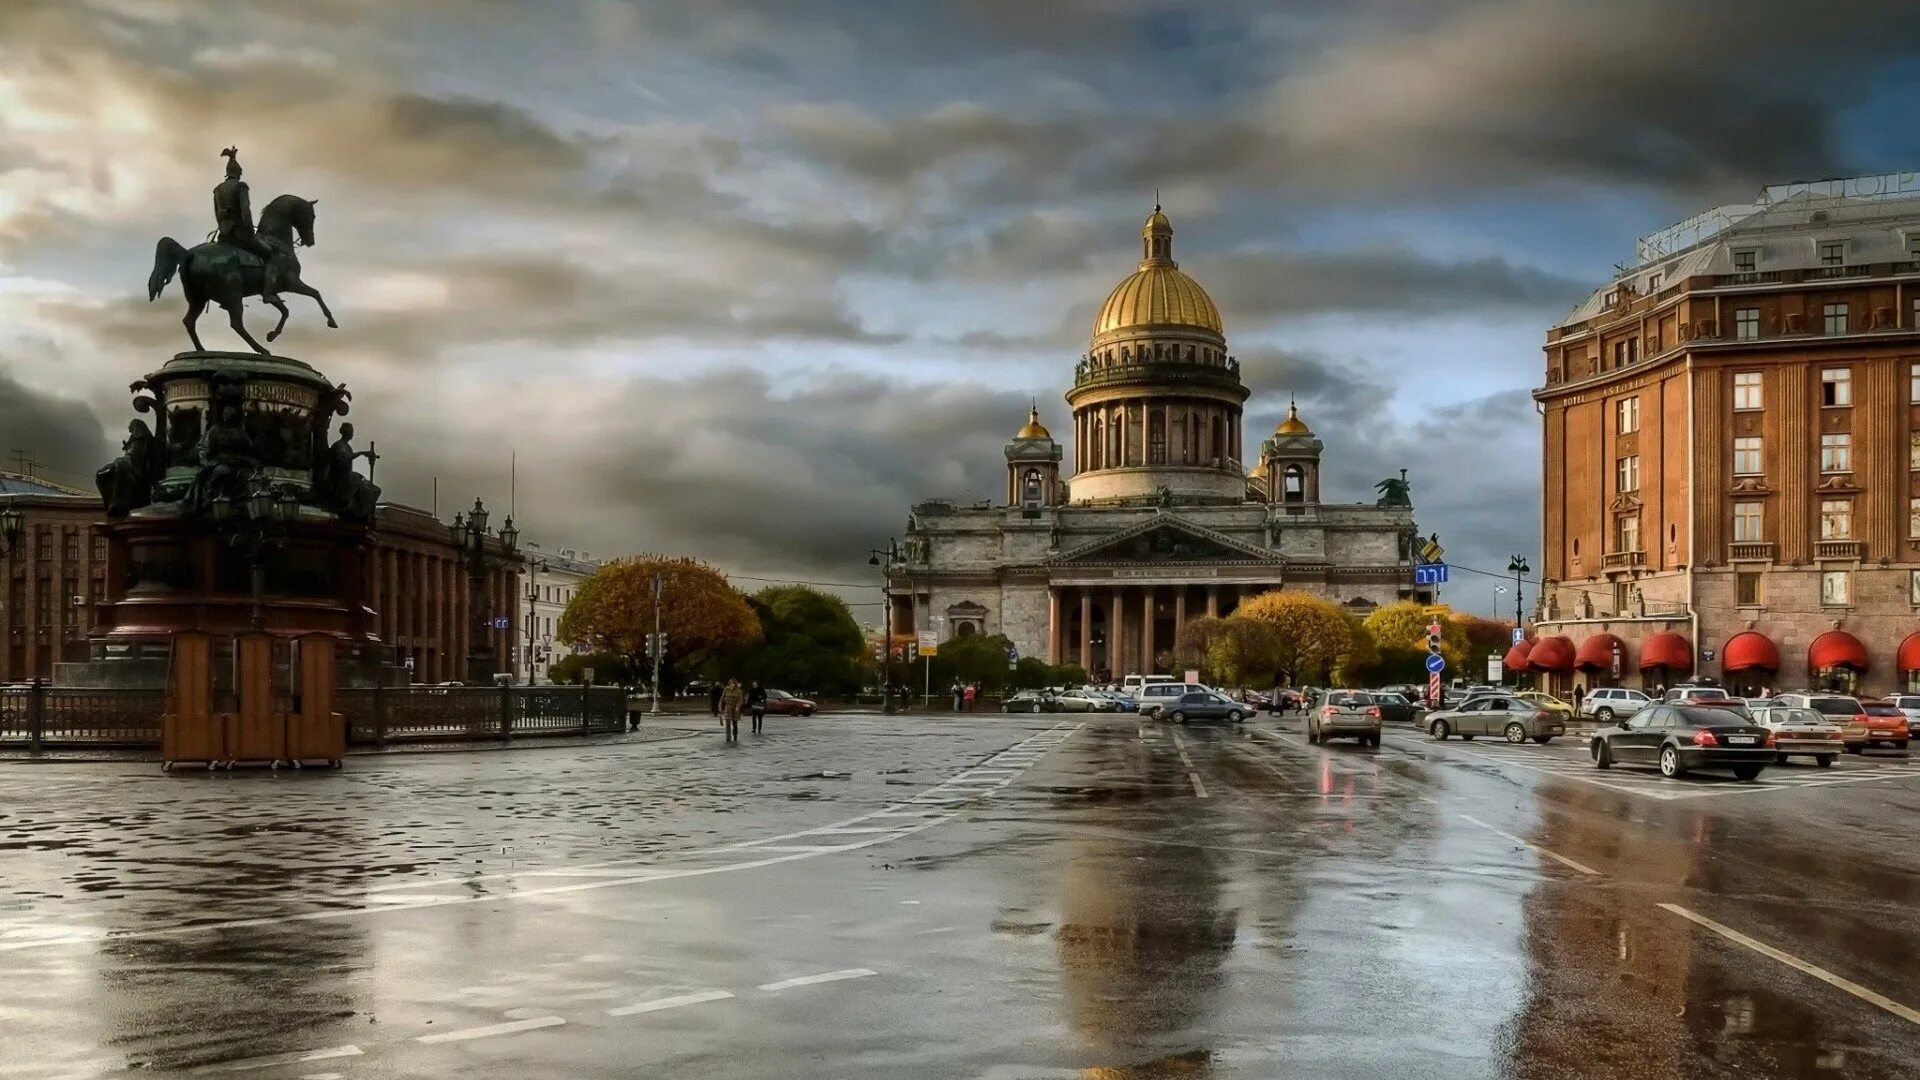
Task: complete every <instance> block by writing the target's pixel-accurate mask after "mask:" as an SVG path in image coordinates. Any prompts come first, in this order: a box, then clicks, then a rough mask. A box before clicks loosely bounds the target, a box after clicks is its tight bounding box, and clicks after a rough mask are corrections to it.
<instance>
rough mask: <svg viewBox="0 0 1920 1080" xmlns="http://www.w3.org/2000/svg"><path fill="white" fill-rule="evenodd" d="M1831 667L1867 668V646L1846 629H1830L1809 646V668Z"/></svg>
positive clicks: (1819, 669) (1815, 669) (1863, 669)
mask: <svg viewBox="0 0 1920 1080" xmlns="http://www.w3.org/2000/svg"><path fill="white" fill-rule="evenodd" d="M1831 668H1852V669H1853V670H1854V671H1865V670H1867V647H1866V646H1865V645H1862V644H1860V639H1859V638H1857V637H1854V636H1853V635H1852V634H1849V633H1847V632H1846V631H1845V630H1829V631H1827V632H1826V633H1824V634H1821V635H1820V636H1819V637H1817V638H1814V639H1813V643H1812V644H1811V645H1808V646H1807V670H1808V671H1827V670H1829V669H1831Z"/></svg>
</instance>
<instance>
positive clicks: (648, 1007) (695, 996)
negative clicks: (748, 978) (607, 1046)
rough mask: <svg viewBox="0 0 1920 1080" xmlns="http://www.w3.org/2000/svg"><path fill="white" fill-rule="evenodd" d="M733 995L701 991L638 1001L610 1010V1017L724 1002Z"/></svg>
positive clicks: (722, 991)
mask: <svg viewBox="0 0 1920 1080" xmlns="http://www.w3.org/2000/svg"><path fill="white" fill-rule="evenodd" d="M732 996H733V995H732V994H730V993H728V992H727V991H725V990H701V991H699V992H697V993H692V994H678V995H676V996H674V997H663V998H654V999H653V1000H652V1001H637V1002H634V1003H633V1004H632V1005H622V1006H620V1007H619V1008H617V1009H608V1010H607V1015H608V1016H633V1015H635V1014H636V1013H650V1012H660V1011H662V1010H665V1009H678V1008H681V1007H683V1006H686V1005H699V1004H701V1003H702V1002H707V1001H723V1000H725V999H727V998H730V997H732Z"/></svg>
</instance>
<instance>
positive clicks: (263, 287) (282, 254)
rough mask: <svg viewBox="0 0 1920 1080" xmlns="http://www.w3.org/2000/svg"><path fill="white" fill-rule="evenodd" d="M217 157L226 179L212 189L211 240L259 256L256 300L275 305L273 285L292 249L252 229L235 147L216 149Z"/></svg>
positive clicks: (276, 292)
mask: <svg viewBox="0 0 1920 1080" xmlns="http://www.w3.org/2000/svg"><path fill="white" fill-rule="evenodd" d="M220 156H221V157H224V158H226V159H227V178H226V179H225V180H222V181H220V183H219V185H218V186H216V187H215V188H214V189H213V220H214V224H215V230H214V239H215V240H216V241H217V242H219V243H222V244H227V245H230V246H232V247H236V248H239V249H240V250H242V251H245V252H248V253H250V254H252V255H254V256H256V257H258V258H259V259H260V261H261V262H262V263H263V264H264V265H265V270H264V272H263V273H262V274H261V278H260V299H261V301H262V302H263V303H268V304H277V303H279V302H280V292H279V290H278V289H277V288H276V286H277V285H278V284H279V283H280V282H282V281H283V280H285V277H286V272H287V267H288V265H289V264H290V263H291V262H292V260H293V249H292V248H291V247H289V246H286V245H285V242H284V241H282V240H281V239H280V238H279V237H276V236H266V235H262V234H260V233H258V232H255V231H254V228H253V207H252V205H251V204H250V202H249V200H248V198H247V182H246V181H245V180H242V179H240V172H241V170H240V150H239V148H238V147H233V146H229V147H227V148H226V149H225V150H222V151H220Z"/></svg>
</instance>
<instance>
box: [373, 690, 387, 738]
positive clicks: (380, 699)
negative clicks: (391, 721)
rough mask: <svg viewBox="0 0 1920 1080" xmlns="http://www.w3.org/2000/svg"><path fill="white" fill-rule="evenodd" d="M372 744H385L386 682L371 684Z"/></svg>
mask: <svg viewBox="0 0 1920 1080" xmlns="http://www.w3.org/2000/svg"><path fill="white" fill-rule="evenodd" d="M373 745H375V746H385V745H387V684H386V683H374V684H373Z"/></svg>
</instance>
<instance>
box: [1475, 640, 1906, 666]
mask: <svg viewBox="0 0 1920 1080" xmlns="http://www.w3.org/2000/svg"><path fill="white" fill-rule="evenodd" d="M1914 636H1915V637H1920V634H1916V635H1914ZM1532 651H1533V642H1531V641H1528V640H1527V639H1525V638H1521V639H1520V640H1519V641H1518V642H1516V643H1515V644H1514V646H1513V648H1511V649H1508V650H1507V659H1506V661H1505V664H1506V669H1507V670H1508V671H1525V670H1527V654H1528V653H1530V652H1532Z"/></svg>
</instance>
